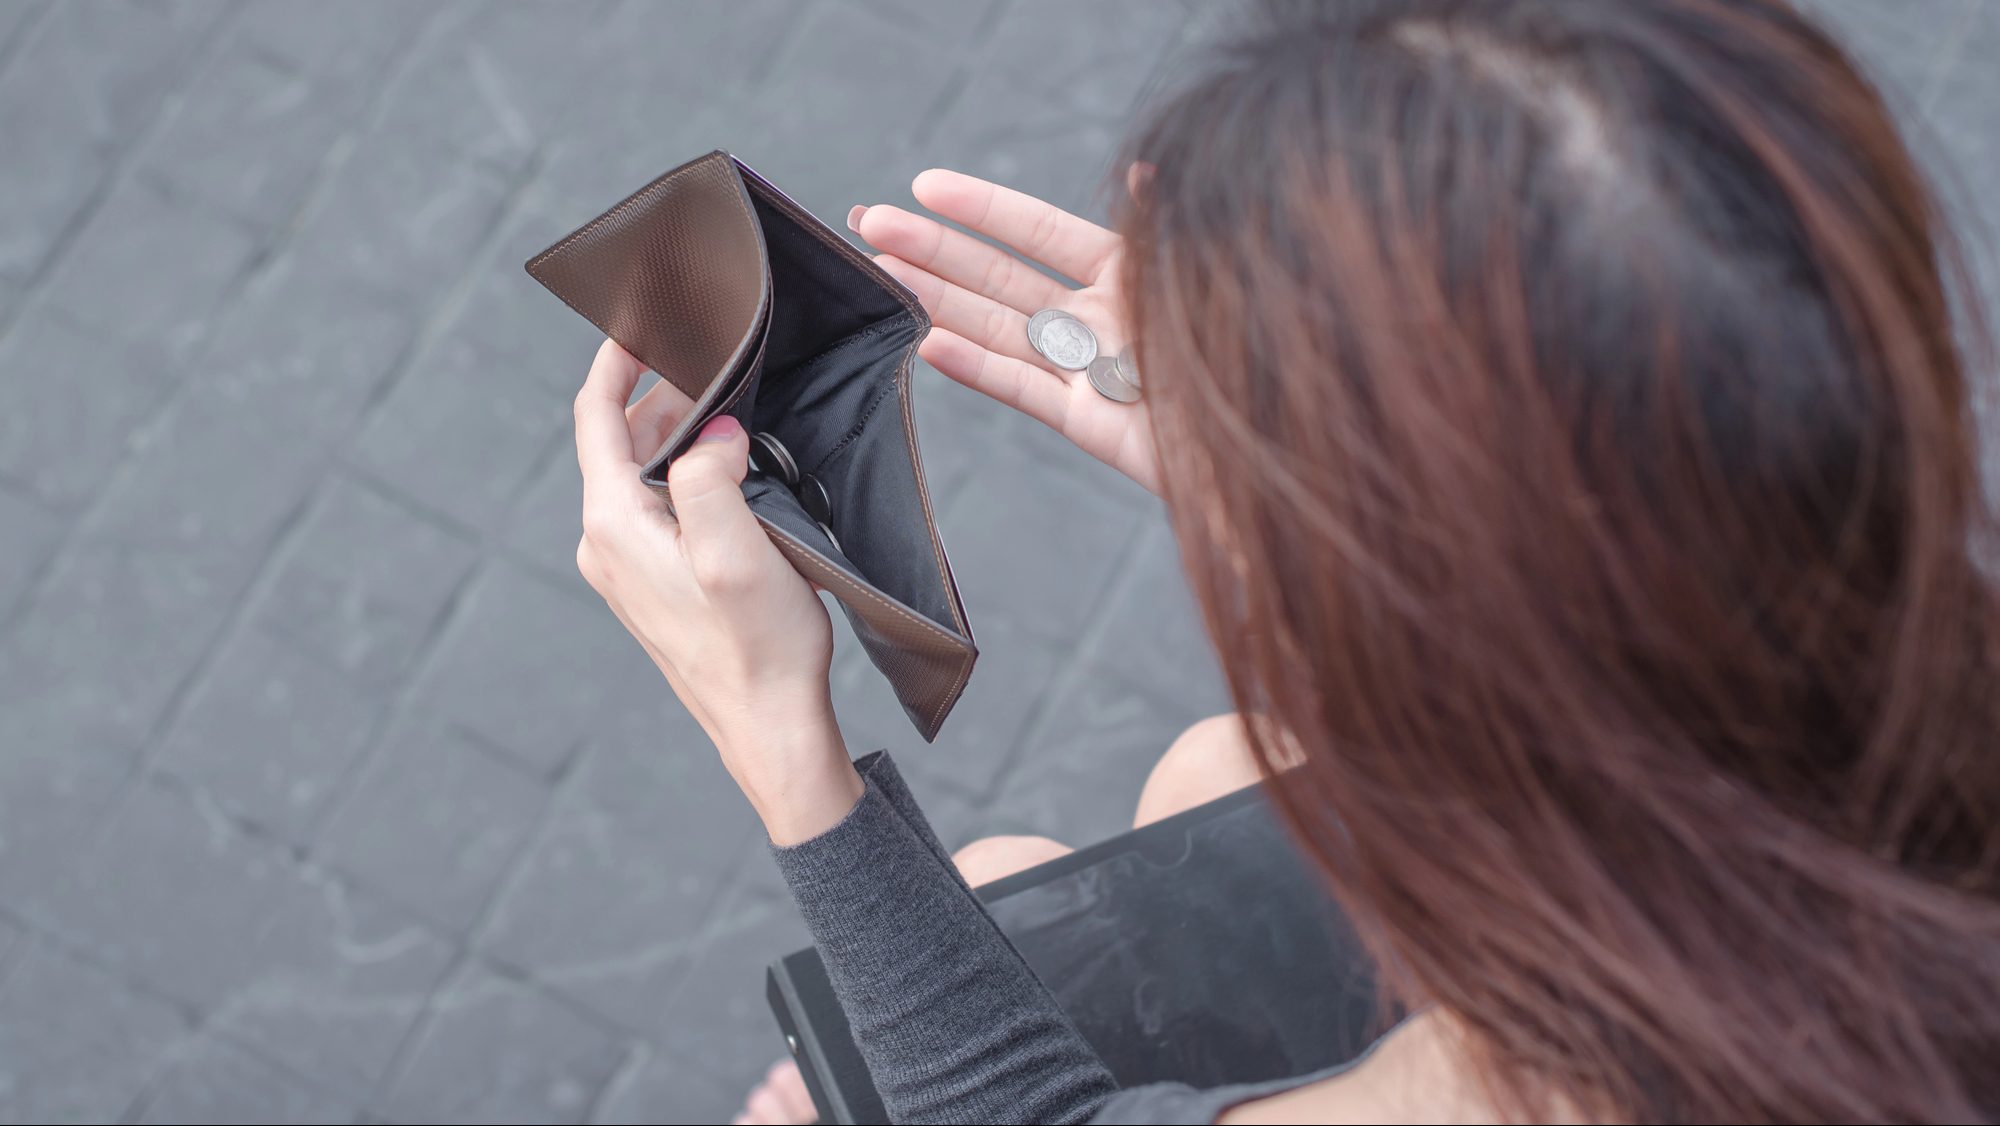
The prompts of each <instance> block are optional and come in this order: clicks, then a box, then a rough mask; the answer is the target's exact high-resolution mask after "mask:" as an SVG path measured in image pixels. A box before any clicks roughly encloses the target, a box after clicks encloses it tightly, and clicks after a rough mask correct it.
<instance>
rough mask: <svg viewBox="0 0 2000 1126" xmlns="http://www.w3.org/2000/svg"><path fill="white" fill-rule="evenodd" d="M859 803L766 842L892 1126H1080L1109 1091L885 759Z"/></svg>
mask: <svg viewBox="0 0 2000 1126" xmlns="http://www.w3.org/2000/svg"><path fill="white" fill-rule="evenodd" d="M855 768H856V769H857V770H859V771H860V773H861V778H862V781H863V783H864V784H865V787H866V789H865V792H864V793H863V795H862V797H861V800H860V801H859V802H858V803H856V804H855V807H854V808H853V809H852V810H851V811H849V813H848V814H847V816H846V817H845V818H844V819H843V820H842V821H841V822H840V823H839V824H838V825H835V826H834V827H833V828H831V829H829V830H827V831H826V832H825V833H822V834H821V835H819V836H817V837H814V838H813V839H812V840H809V841H805V842H803V843H801V844H797V845H793V846H791V847H788V848H776V847H774V848H773V849H772V852H773V854H774V855H775V856H776V857H777V861H778V869H779V871H780V872H781V873H782V874H783V875H784V878H785V882H786V883H787V884H788V885H790V887H791V890H792V896H793V898H794V899H796V900H797V901H798V904H799V911H800V913H801V914H803V915H804V916H805V921H806V926H807V927H808V928H809V929H810V930H811V932H812V936H813V941H814V942H815V943H817V944H818V946H819V953H820V957H821V959H822V960H823V961H824V962H825V963H826V972H827V978H828V979H829V980H830V981H831V982H832V984H833V989H834V993H835V994H836V995H837V996H838V997H839V998H840V1006H841V1008H842V1009H843V1010H844V1011H845V1012H846V1014H847V1020H848V1024H849V1025H850V1026H851V1027H852V1028H853V1031H854V1038H855V1041H856V1043H857V1044H859V1046H860V1048H861V1056H862V1058H863V1059H864V1060H866V1061H867V1064H868V1071H869V1074H870V1075H871V1076H872V1077H873V1078H874V1080H875V1087H876V1089H877V1091H879V1092H880V1094H881V1096H882V1104H883V1106H884V1107H886V1108H887V1109H888V1112H889V1116H890V1118H891V1120H892V1121H895V1122H1083V1121H1086V1120H1088V1119H1089V1118H1090V1117H1091V1116H1092V1115H1093V1114H1095V1113H1096V1112H1097V1110H1098V1108H1099V1107H1101V1106H1102V1105H1103V1104H1104V1102H1105V1100H1106V1099H1108V1098H1109V1097H1110V1096H1111V1095H1112V1093H1113V1092H1114V1091H1116V1090H1117V1084H1116V1083H1115V1082H1114V1081H1113V1080H1112V1078H1111V1073H1110V1072H1109V1071H1107V1070H1106V1069H1105V1067H1104V1064H1103V1062H1102V1061H1101V1060H1099V1059H1098V1057H1097V1054H1096V1053H1095V1052H1093V1051H1092V1050H1091V1048H1090V1045H1089V1044H1088V1043H1086V1042H1085V1041H1084V1039H1083V1037H1082V1036H1080V1035H1078V1034H1077V1031H1076V1028H1075V1027H1074V1026H1073V1025H1071V1024H1070V1022H1069V1018H1068V1017H1067V1016H1065V1015H1063V1012H1062V1010H1061V1009H1060V1008H1059V1007H1057V1005H1056V1001H1055V997H1054V996H1053V995H1051V994H1050V993H1049V991H1048V988H1047V987H1046V986H1044V985H1043V984H1042V983H1041V981H1040V979H1038V978H1037V977H1036V976H1035V974H1034V971H1033V970H1031V969H1029V968H1028V963H1027V962H1026V961H1025V960H1024V959H1023V958H1022V957H1021V955H1020V952H1019V951H1017V950H1015V949H1014V945H1013V943H1011V942H1009V941H1008V940H1007V936H1006V935H1004V934H1002V933H1001V932H1000V928H999V927H998V926H997V925H995V923H994V922H993V919H992V917H991V916H989V915H988V914H987V913H986V909H985V907H984V906H982V905H981V904H980V902H979V899H978V897H977V896H975V895H973V893H972V889H971V888H969V887H967V886H966V883H965V881H964V880H963V879H961V878H959V875H958V870H957V868H955V867H954V866H953V865H952V863H951V857H950V855H949V854H948V853H946V852H945V850H944V848H943V847H942V846H941V845H940V844H939V843H938V840H937V837H936V835H935V834H933V833H932V832H931V828H930V825H929V823H927V822H926V821H925V820H924V816H923V812H922V811H921V810H919V809H918V808H917V806H916V803H915V801H913V800H912V799H911V797H910V793H909V791H908V790H907V789H906V788H905V787H904V785H903V780H902V778H901V777H900V776H899V775H898V774H897V773H896V768H895V765H894V764H893V763H892V762H891V761H890V760H889V757H888V755H887V754H885V753H883V752H879V751H878V752H876V753H875V754H872V755H869V756H867V757H865V758H863V759H861V760H860V761H858V762H856V763H855Z"/></svg>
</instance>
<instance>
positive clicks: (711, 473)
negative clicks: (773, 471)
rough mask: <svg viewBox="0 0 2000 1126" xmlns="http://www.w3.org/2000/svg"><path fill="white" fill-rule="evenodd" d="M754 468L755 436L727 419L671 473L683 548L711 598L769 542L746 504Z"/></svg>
mask: <svg viewBox="0 0 2000 1126" xmlns="http://www.w3.org/2000/svg"><path fill="white" fill-rule="evenodd" d="M749 468H750V436H749V435H748V434H746V433H744V431H743V424H742V423H739V422H737V421H736V420H735V419H734V418H731V417H730V416H728V415H723V416H722V417H720V418H717V419H715V420H713V421H711V422H710V423H709V424H708V425H707V426H704V427H702V431H701V436H700V437H699V438H697V439H695V443H694V445H693V446H692V447H690V448H689V449H688V452H686V453H684V454H682V455H681V456H680V457H678V458H676V459H675V460H674V463H673V465H672V466H670V467H668V469H667V491H668V492H669V493H670V494H671V495H672V496H673V499H674V516H675V517H676V518H677V519H678V520H679V521H680V526H681V547H682V550H683V551H684V552H685V553H686V554H687V559H688V563H689V565H690V566H691V567H692V569H693V571H694V580H695V582H696V583H698V584H700V585H701V587H702V589H704V590H706V591H707V592H709V593H710V594H717V593H722V592H724V591H726V590H727V589H728V586H729V582H730V580H731V579H732V578H734V577H736V576H739V575H742V574H744V573H745V568H746V566H747V565H748V563H749V562H750V560H751V559H753V558H754V557H755V554H756V552H757V551H758V550H760V548H761V544H762V543H763V542H765V537H764V530H763V528H762V527H761V526H759V525H758V523H757V517H756V516H754V515H752V514H751V512H750V505H749V504H748V503H747V502H746V501H745V500H744V499H743V489H742V485H743V476H744V474H746V473H747V472H749Z"/></svg>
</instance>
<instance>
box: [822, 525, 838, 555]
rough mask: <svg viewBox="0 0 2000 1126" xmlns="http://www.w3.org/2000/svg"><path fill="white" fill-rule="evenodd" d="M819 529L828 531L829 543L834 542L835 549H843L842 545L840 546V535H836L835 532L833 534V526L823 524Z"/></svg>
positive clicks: (827, 539) (827, 540)
mask: <svg viewBox="0 0 2000 1126" xmlns="http://www.w3.org/2000/svg"><path fill="white" fill-rule="evenodd" d="M819 530H820V531H822V532H824V533H826V542H828V543H830V544H832V545H833V549H834V550H835V551H840V550H841V546H840V537H839V536H836V535H834V534H833V529H832V528H829V527H827V526H826V525H825V524H821V525H820V526H819Z"/></svg>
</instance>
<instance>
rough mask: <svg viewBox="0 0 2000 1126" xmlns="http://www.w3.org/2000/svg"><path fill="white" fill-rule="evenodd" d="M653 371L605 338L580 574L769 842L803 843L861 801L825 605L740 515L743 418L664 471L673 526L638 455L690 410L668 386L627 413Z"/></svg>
mask: <svg viewBox="0 0 2000 1126" xmlns="http://www.w3.org/2000/svg"><path fill="white" fill-rule="evenodd" d="M643 373H644V368H643V367H642V366H641V365H640V363H639V362H638V361H637V360H635V359H633V358H632V357H631V355H629V354H628V353H627V352H626V351H625V350H624V349H623V348H620V347H619V346H618V345H617V344H615V343H613V342H611V341H608V340H607V341H605V343H604V347H602V348H600V349H599V350H598V353H597V360H596V362H595V363H593V364H592V365H591V368H590V377H589V378H588V379H587V380H586V381H585V382H584V385H583V390H582V391H581V392H579V393H578V394H577V397H576V454H577V461H578V463H579V464H580V465H581V466H582V467H583V539H582V541H581V542H579V543H578V544H577V547H576V565H577V569H578V570H579V571H581V572H583V577H584V578H585V579H586V580H588V581H589V583H590V585H591V586H592V587H593V588H594V589H595V590H596V591H597V593H598V594H600V595H603V596H604V601H605V602H607V603H609V604H610V606H611V611H612V613H614V614H617V615H618V620H619V621H621V622H623V623H624V624H625V628H626V629H627V630H630V631H631V633H632V636H633V637H635V638H637V639H638V640H639V644H640V645H642V646H644V647H645V649H646V652H647V654H648V655H650V656H651V657H652V658H653V663H654V664H656V665H658V666H659V667H660V671H661V672H663V673H665V674H666V677H667V682H668V683H669V684H671V685H672V686H673V690H674V694H675V695H677V696H679V697H680V699H681V702H682V703H683V704H685V705H687V709H688V711H690V712H692V713H693V714H694V717H695V719H696V721H698V722H699V723H700V724H701V726H702V729H703V730H704V731H706V732H707V733H708V736H709V738H710V739H712V740H714V741H715V746H716V749H717V750H718V751H720V752H721V755H722V761H723V765H724V766H726V767H728V769H729V773H730V775H731V776H732V777H734V778H735V779H736V783H737V785H738V786H740V787H741V788H742V790H743V793H744V795H745V796H747V797H748V798H749V799H750V804H751V805H752V806H754V807H755V808H756V810H757V815H758V816H759V817H760V818H762V819H763V821H764V827H765V829H766V831H768V832H769V833H770V835H771V839H772V840H773V841H775V842H776V843H778V844H780V845H786V844H796V843H798V842H799V841H803V840H807V839H809V838H811V837H814V836H817V835H819V834H820V833H822V832H824V831H825V830H827V829H830V828H832V827H833V826H834V825H835V824H836V823H838V822H839V821H840V819H841V818H842V817H843V816H845V815H846V814H847V811H848V810H850V809H852V808H853V806H854V803H855V802H856V801H858V800H859V799H860V797H861V791H862V786H861V779H860V777H859V776H858V775H856V774H855V772H854V766H853V764H852V763H850V762H849V761H848V758H847V749H846V747H845V745H844V744H843V743H842V742H841V738H840V729H839V727H838V726H837V725H836V724H835V722H834V717H833V702H832V697H831V694H830V692H829V689H828V687H827V667H828V665H829V664H830V663H831V661H832V659H833V632H832V627H831V624H830V623H829V622H828V619H827V614H826V608H825V607H824V606H822V605H821V604H820V601H819V596H818V595H817V594H815V593H814V592H813V589H812V586H811V584H809V583H807V582H806V581H805V579H803V578H801V577H800V576H799V574H798V572H797V571H795V570H793V569H792V565H791V564H790V563H788V562H786V561H785V557H784V556H782V555H780V554H779V553H778V549H777V548H776V547H773V546H772V545H771V541H770V539H769V538H768V537H767V536H766V535H765V533H764V529H763V526H762V525H760V524H759V523H758V522H757V518H756V516H755V515H753V514H752V513H751V511H750V507H749V505H748V504H747V503H745V502H744V499H743V493H742V489H741V486H742V482H743V475H744V473H745V472H746V469H747V465H748V460H749V449H750V446H749V438H748V435H746V434H744V432H743V427H742V426H741V425H740V424H738V423H737V422H736V420H735V419H732V418H728V417H726V416H725V417H723V418H718V419H716V420H714V421H713V422H710V423H709V424H708V425H707V427H705V428H704V429H703V430H702V433H701V437H700V438H699V439H698V440H697V441H696V442H695V444H694V447H693V448H692V449H690V450H689V451H688V452H687V453H685V454H683V455H681V456H680V457H679V458H677V459H675V461H674V463H673V465H672V466H671V467H669V469H668V471H667V482H668V488H669V489H670V490H671V492H672V493H673V498H674V513H673V514H670V513H669V512H668V511H667V505H666V502H665V501H664V500H662V499H661V498H660V497H659V496H657V495H655V494H654V493H653V491H652V490H651V489H648V488H647V487H646V486H645V485H643V484H641V483H640V481H639V465H638V461H637V459H636V457H635V456H634V454H635V450H639V449H644V450H646V451H649V452H650V451H651V450H653V449H657V448H658V446H659V443H660V441H661V440H662V439H663V438H664V437H665V435H666V434H667V432H668V431H670V430H672V428H673V426H674V423H675V422H676V421H677V420H678V419H679V418H680V417H682V415H684V414H685V413H686V411H687V408H688V406H689V405H690V404H689V402H688V399H687V397H686V396H685V395H682V394H681V393H680V392H679V391H678V390H676V389H675V388H674V387H673V385H671V384H669V383H665V382H662V383H660V384H659V385H658V386H656V387H654V388H653V389H652V390H650V391H648V392H647V393H646V395H645V396H644V397H643V398H641V399H640V400H639V401H638V402H637V403H633V404H632V405H631V406H630V407H629V408H628V407H627V406H626V403H627V401H628V400H629V399H630V398H631V396H632V391H633V388H635V387H636V386H637V385H638V381H639V377H640V375H642V374H643ZM676 515H678V519H676Z"/></svg>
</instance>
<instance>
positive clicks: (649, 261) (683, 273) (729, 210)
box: [528, 151, 771, 404]
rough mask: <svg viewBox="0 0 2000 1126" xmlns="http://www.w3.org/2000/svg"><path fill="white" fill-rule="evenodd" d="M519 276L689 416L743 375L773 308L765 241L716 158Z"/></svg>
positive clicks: (546, 254)
mask: <svg viewBox="0 0 2000 1126" xmlns="http://www.w3.org/2000/svg"><path fill="white" fill-rule="evenodd" d="M528 273H529V274H531V275H532V276H533V277H534V278H535V280H536V281H539V282H541V283H542V284H543V285H544V286H547V287H548V289H549V291H550V292H552V293H554V294H555V295H556V296H557V297H560V298H562V299H563V301H564V302H566V303H568V305H569V306H570V308H572V309H575V310H576V311H577V312H579V313H582V314H583V315H584V316H585V317H587V318H589V320H590V322H591V323H592V324H595V325H596V326H597V327H598V328H600V329H602V330H603V331H604V334H605V335H606V336H609V337H610V338H611V339H613V340H616V341H617V342H618V343H619V344H620V345H621V346H623V347H624V349H625V350H626V351H628V352H630V353H632V355H633V356H635V357H637V358H638V360H639V362H641V363H643V364H645V365H646V366H647V367H648V368H651V369H652V370H653V371H656V372H658V373H659V375H660V377H661V378H662V379H665V380H666V381H667V382H669V383H671V384H673V385H674V386H675V387H678V388H680V389H681V391H682V392H684V393H685V394H686V395H687V396H688V398H690V399H693V400H695V401H696V402H697V404H699V403H700V402H701V400H702V398H703V396H704V394H705V393H706V392H708V391H709V390H710V389H711V387H712V385H714V384H715V383H716V382H717V381H718V379H719V377H722V376H725V375H734V374H736V373H738V372H739V371H740V369H741V368H742V367H743V366H744V365H743V361H744V359H745V357H746V356H747V355H749V354H750V353H751V352H753V351H754V350H755V348H756V346H757V344H758V343H759V335H760V333H761V332H762V329H763V326H764V323H765V317H766V314H767V312H768V310H769V307H770V302H771V276H770V267H769V264H768V261H767V259H766V257H765V251H764V232H763V229H762V227H761V226H759V224H758V222H757V217H756V215H755V214H754V213H753V212H752V210H751V207H750V199H749V197H748V196H747V195H746V194H745V192H744V186H743V180H742V177H740V176H739V175H737V172H736V165H735V162H734V161H733V160H731V159H730V157H729V155H728V154H727V153H723V152H719V151H718V152H713V153H710V154H709V155H707V156H704V157H701V158H700V159H697V160H693V161H689V162H688V163H686V164H683V165H681V166H680V167H679V168H676V169H674V170H673V171H671V172H669V173H667V174H666V175H664V176H661V177H660V178H659V179H657V180H654V181H653V182H652V183H650V184H647V185H646V186H645V187H643V188H640V189H639V190H638V191H636V192H634V193H632V194H631V195H630V196H628V197H626V199H625V200H624V202H622V203H620V204H618V205H617V206H616V207H613V208H612V209H611V210H609V211H606V212H605V213H604V214H603V215H600V216H598V217H597V218H596V219H595V220H592V221H591V222H590V223H589V224H587V225H585V226H584V227H582V228H581V229H579V230H577V231H576V232H575V233H573V234H571V235H570V236H569V237H567V238H565V239H563V240H562V241H561V242H558V243H556V244H555V245H554V246H551V247H550V248H548V249H547V250H544V251H543V252H541V253H540V254H537V255H536V256H535V257H533V258H532V259H530V260H529V261H528Z"/></svg>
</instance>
